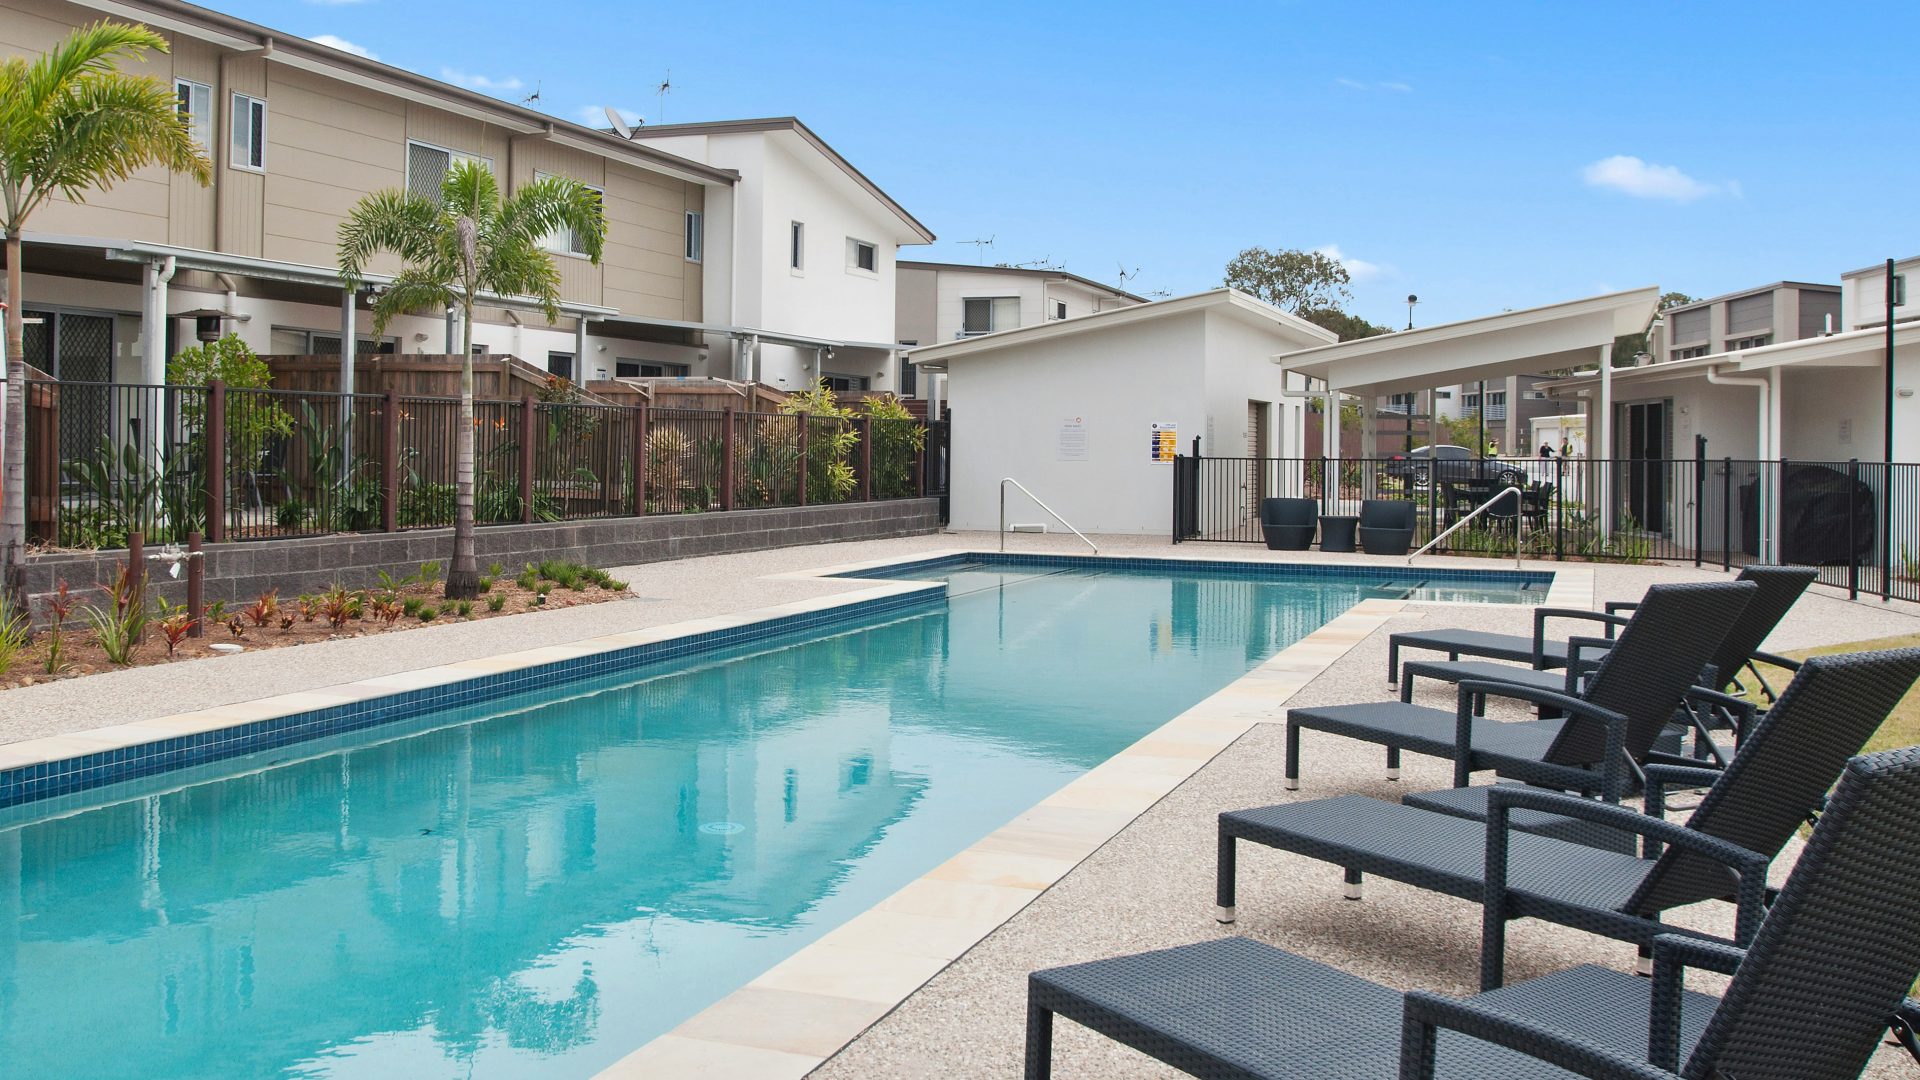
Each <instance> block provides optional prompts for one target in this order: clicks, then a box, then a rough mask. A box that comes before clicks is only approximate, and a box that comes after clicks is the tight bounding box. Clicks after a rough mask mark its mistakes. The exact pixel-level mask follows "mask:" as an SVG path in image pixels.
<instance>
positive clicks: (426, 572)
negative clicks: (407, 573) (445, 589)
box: [413, 561, 440, 586]
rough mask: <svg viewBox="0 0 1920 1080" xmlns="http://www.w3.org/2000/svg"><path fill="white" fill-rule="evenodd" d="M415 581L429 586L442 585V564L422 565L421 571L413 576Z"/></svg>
mask: <svg viewBox="0 0 1920 1080" xmlns="http://www.w3.org/2000/svg"><path fill="white" fill-rule="evenodd" d="M413 580H415V581H417V582H419V583H420V584H422V585H427V586H433V585H438V584H440V564H439V563H437V562H431V561H429V562H423V563H421V564H420V571H419V573H416V574H414V575H413Z"/></svg>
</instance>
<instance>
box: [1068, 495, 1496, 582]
mask: <svg viewBox="0 0 1920 1080" xmlns="http://www.w3.org/2000/svg"><path fill="white" fill-rule="evenodd" d="M1509 494H1511V495H1512V496H1513V505H1514V512H1513V568H1514V569H1515V570H1518V569H1520V519H1521V517H1522V516H1523V515H1522V514H1521V513H1520V503H1521V501H1522V500H1523V499H1525V498H1526V493H1525V492H1523V491H1521V490H1520V489H1519V488H1518V487H1516V486H1514V485H1512V484H1509V485H1507V486H1506V487H1503V488H1501V489H1500V492H1499V494H1497V495H1495V496H1494V497H1493V498H1491V499H1488V500H1487V501H1486V502H1483V503H1481V504H1480V505H1479V506H1476V507H1474V508H1473V513H1471V514H1468V515H1467V516H1466V517H1463V518H1461V519H1460V520H1459V521H1456V522H1454V523H1453V524H1451V525H1449V526H1447V531H1446V532H1443V533H1441V534H1440V535H1439V536H1436V537H1434V538H1433V539H1431V540H1429V541H1427V542H1426V543H1424V544H1421V545H1420V550H1419V551H1416V552H1414V553H1413V554H1411V555H1409V556H1407V565H1408V566H1412V565H1413V560H1415V559H1417V558H1419V557H1420V556H1422V555H1425V554H1426V553H1427V549H1428V548H1431V547H1432V546H1433V545H1435V544H1437V543H1439V542H1440V541H1442V540H1445V539H1446V538H1447V537H1449V536H1452V535H1453V534H1454V531H1455V530H1457V529H1459V528H1460V527H1461V526H1463V525H1465V524H1466V523H1467V522H1469V521H1472V520H1473V519H1474V518H1477V517H1479V516H1480V515H1481V514H1482V513H1484V512H1485V511H1486V509H1487V508H1488V507H1490V506H1492V505H1493V504H1494V503H1497V502H1499V501H1500V500H1501V499H1504V498H1506V497H1507V496H1508V495H1509ZM1034 501H1035V502H1039V501H1040V500H1038V499H1035V500H1034Z"/></svg>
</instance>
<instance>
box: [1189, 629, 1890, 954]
mask: <svg viewBox="0 0 1920 1080" xmlns="http://www.w3.org/2000/svg"><path fill="white" fill-rule="evenodd" d="M1915 679H1920V648H1906V649H1892V650H1887V651H1884V652H1872V653H1852V654H1846V655H1840V656H1823V657H1818V658H1816V659H1813V660H1809V661H1808V662H1807V664H1806V666H1805V667H1803V668H1801V670H1800V672H1799V674H1798V675H1796V676H1795V677H1794V680H1793V683H1792V684H1791V685H1790V686H1789V687H1788V688H1787V690H1786V691H1785V692H1784V693H1783V694H1782V695H1781V697H1780V702H1779V704H1778V705H1776V706H1775V707H1774V709H1773V710H1772V711H1770V712H1769V713H1768V714H1767V715H1766V716H1764V717H1761V718H1759V719H1757V720H1756V721H1755V722H1754V725H1753V731H1752V733H1751V736H1750V737H1749V738H1748V740H1747V742H1746V745H1744V746H1743V747H1742V748H1741V750H1740V752H1739V753H1738V754H1736V755H1734V758H1733V760H1732V761H1731V762H1730V763H1729V764H1728V765H1727V767H1726V768H1725V769H1724V770H1711V769H1699V768H1686V767H1676V766H1670V765H1649V766H1648V767H1647V770H1646V772H1647V789H1646V798H1647V802H1646V812H1645V813H1644V814H1641V813H1636V812H1634V811H1632V810H1630V809H1626V808H1624V807H1620V806H1613V805H1609V804H1607V803H1601V802H1595V801H1593V800H1590V799H1582V798H1578V797H1575V796H1570V795H1564V794H1559V793H1556V792H1548V791H1541V790H1538V789H1534V788H1527V787H1522V786H1518V785H1508V784H1498V785H1494V786H1492V787H1482V788H1473V789H1469V790H1473V791H1477V792H1482V793H1484V801H1483V803H1482V812H1483V813H1482V816H1484V817H1485V822H1484V823H1482V822H1480V821H1476V820H1471V818H1470V817H1469V816H1467V815H1463V814H1458V813H1457V810H1455V809H1443V810H1441V811H1440V812H1435V810H1433V809H1426V808H1423V807H1421V806H1418V805H1414V804H1413V800H1411V799H1410V800H1408V802H1406V803H1403V804H1400V805H1395V804H1393V803H1389V802H1383V801H1381V800H1378V799H1370V798H1366V797H1364V796H1358V795H1348V796H1342V797H1339V798H1333V799H1316V800H1313V801H1310V802H1302V803H1284V804H1280V805H1277V806H1268V807H1262V808H1259V809H1254V810H1239V811H1231V812H1228V813H1223V814H1221V815H1220V838H1219V860H1220V861H1219V865H1218V867H1217V870H1218V880H1217V888H1218V895H1217V896H1216V900H1217V902H1218V903H1219V905H1220V911H1219V917H1220V919H1221V921H1223V922H1230V921H1232V919H1233V917H1234V914H1235V911H1234V906H1235V845H1236V844H1237V842H1238V841H1241V840H1249V841H1252V842H1254V843H1259V844H1265V845H1267V846H1269V847H1276V848H1280V849H1281V850H1284V851H1291V852H1294V853H1296V854H1300V855H1305V856H1307V857H1309V858H1314V859H1319V860H1321V861H1324V862H1331V863H1337V864H1339V865H1340V866H1342V867H1344V868H1345V869H1346V880H1347V895H1348V896H1349V897H1350V898H1356V899H1357V898H1358V896H1359V894H1360V891H1361V883H1362V880H1363V875H1365V874H1368V873H1374V874H1380V875H1383V876H1385V877H1389V878H1392V879H1395V880H1398V881H1404V882H1406V883H1408V884H1411V885H1414V886H1416V887H1419V888H1423V889H1430V890H1433V891H1436V892H1443V893H1447V894H1449V895H1452V896H1457V897H1460V898H1461V899H1465V900H1481V901H1483V902H1484V904H1485V912H1484V920H1485V921H1484V926H1483V937H1482V942H1481V945H1482V954H1481V958H1482V978H1483V980H1485V984H1486V985H1488V986H1494V985H1498V983H1499V980H1500V970H1501V965H1502V963H1503V959H1504V952H1505V934H1506V922H1507V920H1509V919H1516V918H1523V917H1527V916H1532V917H1536V918H1543V919H1547V920H1550V921H1553V922H1557V923H1561V924H1563V925H1567V926H1573V927H1577V928H1579V929H1583V930H1587V931H1591V932H1593V933H1597V934H1603V935H1606V936H1608V937H1614V938H1619V939H1621V940H1625V941H1632V942H1634V943H1636V944H1639V945H1641V946H1643V947H1644V946H1647V945H1649V944H1651V942H1652V940H1653V937H1654V935H1656V934H1658V933H1660V932H1662V929H1661V924H1660V922H1659V919H1660V913H1661V912H1663V911H1666V910H1668V909H1670V908H1675V907H1679V906H1681V905H1683V904H1692V903H1697V902H1699V901H1702V900H1726V901H1732V902H1734V903H1735V904H1736V905H1737V906H1738V912H1737V918H1736V930H1735V934H1734V940H1735V943H1736V944H1741V943H1744V942H1745V941H1746V940H1747V939H1748V938H1749V937H1750V936H1751V934H1752V932H1753V929H1754V927H1756V926H1757V925H1758V922H1759V918H1760V916H1761V914H1762V912H1763V910H1764V902H1765V897H1766V871H1767V865H1768V864H1769V863H1771V862H1772V861H1773V859H1774V857H1775V856H1777V855H1778V854H1779V853H1780V851H1781V849H1782V848H1784V847H1785V846H1786V844H1787V841H1788V840H1789V839H1791V838H1792V837H1793V835H1794V832H1795V831H1796V830H1797V829H1798V828H1799V827H1800V825H1801V824H1802V823H1803V822H1805V821H1807V820H1808V819H1809V818H1810V817H1811V816H1813V815H1814V814H1815V813H1816V812H1817V811H1818V808H1819V807H1820V805H1821V802H1822V799H1823V798H1824V797H1825V795H1826V792H1827V789H1828V788H1829V787H1831V786H1832V784H1833V782H1834V779H1835V777H1837V776H1839V775H1840V773H1841V771H1842V769H1843V768H1844V767H1845V765H1846V762H1847V759H1848V758H1849V757H1851V756H1852V755H1854V754H1856V753H1858V752H1859V751H1860V748H1861V747H1863V746H1865V745H1866V743H1867V740H1868V739H1870V738H1872V737H1873V734H1874V732H1875V731H1877V730H1879V728H1880V725H1881V724H1883V723H1884V722H1885V721H1886V718H1887V716H1888V715H1889V714H1890V713H1892V711H1893V709H1894V707H1895V706H1896V705H1898V704H1899V702H1900V699H1901V698H1902V697H1904V696H1905V695H1906V693H1907V691H1908V690H1909V689H1910V688H1911V687H1912V686H1913V684H1914V681H1915ZM1699 786H1708V791H1707V793H1706V795H1705V796H1704V797H1703V798H1702V799H1701V801H1700V804H1699V805H1698V806H1697V807H1696V808H1695V809H1694V811H1693V813H1692V814H1691V815H1690V816H1689V817H1688V819H1687V821H1686V823H1685V824H1684V825H1675V824H1671V823H1669V822H1667V821H1666V819H1665V808H1666V807H1665V799H1666V792H1667V790H1668V789H1669V788H1672V787H1699ZM1558 822H1584V823H1587V824H1589V825H1592V826H1597V827H1601V828H1606V829H1608V830H1611V831H1615V832H1618V833H1619V834H1621V835H1633V836H1638V837H1641V838H1643V840H1644V842H1645V844H1646V850H1645V851H1644V852H1641V853H1636V852H1634V851H1633V850H1632V849H1631V848H1630V847H1629V848H1628V849H1627V850H1625V851H1621V850H1617V849H1608V848H1603V847H1596V846H1592V845H1589V844H1586V843H1582V842H1580V841H1578V840H1576V839H1562V838H1559V837H1558V836H1554V835H1545V834H1544V833H1545V832H1549V831H1553V826H1554V824H1555V823H1558Z"/></svg>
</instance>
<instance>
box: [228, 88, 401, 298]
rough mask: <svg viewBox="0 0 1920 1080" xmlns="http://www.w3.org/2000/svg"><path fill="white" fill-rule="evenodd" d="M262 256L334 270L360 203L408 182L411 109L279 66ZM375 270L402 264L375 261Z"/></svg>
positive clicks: (272, 109) (272, 94) (273, 91)
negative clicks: (345, 229) (342, 234)
mask: <svg viewBox="0 0 1920 1080" xmlns="http://www.w3.org/2000/svg"><path fill="white" fill-rule="evenodd" d="M269 74H270V76H271V81H272V88H271V92H270V94H269V96H268V108H269V110H270V115H269V118H268V122H267V131H268V135H269V140H270V141H271V142H272V144H273V149H272V150H271V151H270V159H269V169H268V172H267V177H266V181H265V189H266V190H265V207H266V217H265V223H264V227H263V243H262V250H261V253H262V254H263V255H264V256H265V257H267V258H269V259H285V260H287V261H289V262H299V263H309V264H313V265H318V266H331V265H333V264H334V261H335V258H336V255H337V250H338V249H337V244H338V238H339V229H340V222H341V221H343V220H345V219H346V217H347V215H348V214H350V213H352V212H353V208H354V206H355V205H356V204H357V203H359V201H360V200H361V199H362V198H364V197H366V196H367V195H369V194H371V193H372V192H375V191H379V190H381V189H383V188H397V187H401V186H402V185H404V184H405V183H406V172H405V162H406V132H407V116H406V106H405V104H404V103H403V102H400V101H397V100H395V99H393V98H390V97H386V96H384V95H382V94H378V93H375V92H373V91H371V90H367V89H365V88H362V87H357V86H354V85H352V84H350V83H345V82H341V81H339V80H335V79H329V78H326V77H325V76H322V75H317V74H314V73H312V72H307V71H301V70H299V69H297V68H288V67H286V66H284V65H276V66H274V68H273V69H272V70H271V72H270V73H269ZM374 268H375V269H376V270H388V271H390V270H393V269H397V268H398V263H397V262H394V261H393V260H391V259H381V260H377V261H376V262H375V264H374Z"/></svg>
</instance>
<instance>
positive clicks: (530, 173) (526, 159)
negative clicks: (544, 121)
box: [512, 137, 607, 304]
mask: <svg viewBox="0 0 1920 1080" xmlns="http://www.w3.org/2000/svg"><path fill="white" fill-rule="evenodd" d="M512 169H513V185H514V188H515V189H516V190H517V189H518V188H519V187H520V186H521V185H522V184H530V183H532V182H533V179H534V177H535V175H536V174H537V175H542V176H564V177H567V178H569V179H572V180H578V181H580V182H581V183H583V184H586V185H587V186H588V187H595V188H601V189H603V190H604V189H605V188H606V186H607V159H605V158H603V157H599V156H598V155H595V154H589V153H586V152H584V151H580V150H575V149H573V148H572V147H567V146H555V145H554V144H552V143H550V142H547V141H546V140H544V139H538V138H533V139H529V138H524V137H522V138H519V139H516V140H514V143H513V165H512ZM553 261H554V265H556V266H557V267H559V269H560V296H561V298H562V299H565V300H571V301H574V302H576V303H582V304H599V303H602V302H603V300H602V298H603V296H604V295H605V274H604V271H603V270H602V268H601V267H600V266H596V265H594V264H593V263H592V262H590V261H588V260H587V259H584V258H580V257H578V256H574V255H570V254H561V253H556V254H555V255H554V257H553Z"/></svg>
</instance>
